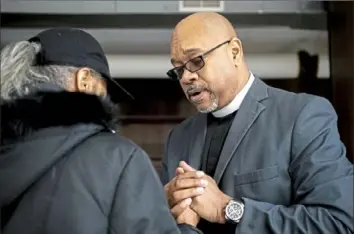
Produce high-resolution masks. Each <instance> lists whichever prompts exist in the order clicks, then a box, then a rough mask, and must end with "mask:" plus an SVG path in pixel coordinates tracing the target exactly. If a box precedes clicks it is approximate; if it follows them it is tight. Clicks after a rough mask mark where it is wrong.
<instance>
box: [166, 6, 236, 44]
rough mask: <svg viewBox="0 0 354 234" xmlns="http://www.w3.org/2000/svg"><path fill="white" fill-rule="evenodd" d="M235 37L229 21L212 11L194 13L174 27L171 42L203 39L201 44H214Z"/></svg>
mask: <svg viewBox="0 0 354 234" xmlns="http://www.w3.org/2000/svg"><path fill="white" fill-rule="evenodd" d="M235 37H237V35H236V31H235V29H234V27H233V26H232V24H231V23H230V21H228V20H227V19H226V18H225V17H224V16H222V15H220V14H218V13H214V12H198V13H194V14H192V15H190V16H188V17H186V18H184V19H183V20H182V21H180V22H179V23H178V24H177V26H176V27H175V29H174V31H173V34H172V43H179V42H180V41H184V40H188V41H201V40H202V41H203V44H213V43H214V44H215V43H220V42H221V41H225V40H230V39H232V38H235Z"/></svg>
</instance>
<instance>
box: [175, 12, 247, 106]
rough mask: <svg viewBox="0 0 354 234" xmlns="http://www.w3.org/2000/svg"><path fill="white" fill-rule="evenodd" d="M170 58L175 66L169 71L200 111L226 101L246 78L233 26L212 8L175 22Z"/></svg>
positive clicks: (231, 97)
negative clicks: (178, 80)
mask: <svg viewBox="0 0 354 234" xmlns="http://www.w3.org/2000/svg"><path fill="white" fill-rule="evenodd" d="M171 62H172V65H173V66H174V67H175V68H174V69H172V70H171V71H170V72H169V74H172V75H171V77H172V78H173V77H178V79H180V84H181V86H182V88H183V90H184V92H185V94H186V96H187V98H188V99H189V100H190V101H191V102H192V103H193V104H194V105H195V106H196V107H197V109H198V110H199V111H202V112H211V111H214V110H216V109H218V108H222V107H224V106H225V105H227V104H228V103H229V102H230V101H231V100H232V99H233V98H234V97H235V94H236V93H237V92H238V90H240V89H241V88H242V87H241V86H242V85H243V83H245V82H244V80H245V79H246V80H247V79H248V70H247V67H246V65H245V62H244V59H243V50H242V44H241V41H240V40H239V39H238V38H237V35H236V31H235V29H234V28H233V26H232V24H231V23H230V22H229V21H228V20H227V19H226V18H225V17H224V16H222V15H220V14H217V13H213V12H200V13H195V14H192V15H190V16H188V17H186V18H184V19H183V20H181V21H180V22H179V23H178V24H177V26H176V27H175V29H174V31H173V33H172V38H171ZM175 79H176V78H175ZM193 93H198V96H195V95H194V94H193Z"/></svg>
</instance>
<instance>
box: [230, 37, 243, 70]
mask: <svg viewBox="0 0 354 234" xmlns="http://www.w3.org/2000/svg"><path fill="white" fill-rule="evenodd" d="M230 47H231V53H232V60H233V62H234V65H235V66H236V67H237V66H239V65H240V64H241V63H242V61H243V49H242V43H241V40H240V39H238V38H233V39H232V40H231V42H230Z"/></svg>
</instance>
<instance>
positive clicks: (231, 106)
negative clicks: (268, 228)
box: [212, 72, 254, 118]
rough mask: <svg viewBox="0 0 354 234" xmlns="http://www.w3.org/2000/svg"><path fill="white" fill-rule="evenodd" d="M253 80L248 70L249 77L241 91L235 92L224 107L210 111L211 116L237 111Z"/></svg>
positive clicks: (225, 114) (220, 116)
mask: <svg viewBox="0 0 354 234" xmlns="http://www.w3.org/2000/svg"><path fill="white" fill-rule="evenodd" d="M253 81H254V76H253V74H252V72H250V77H249V78H248V81H247V83H246V85H245V86H244V87H243V88H242V89H241V91H240V92H239V93H238V94H236V96H235V98H234V99H233V100H232V101H231V102H230V103H229V104H227V105H226V106H225V107H223V108H221V109H220V110H217V111H215V112H212V114H213V116H214V117H216V118H222V117H225V116H227V115H229V114H231V113H233V112H235V111H237V110H238V109H239V108H240V106H241V103H242V101H243V99H244V98H245V96H246V94H247V92H248V90H249V89H250V88H251V85H252V83H253Z"/></svg>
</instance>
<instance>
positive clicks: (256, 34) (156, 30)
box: [1, 0, 354, 170]
mask: <svg viewBox="0 0 354 234" xmlns="http://www.w3.org/2000/svg"><path fill="white" fill-rule="evenodd" d="M353 9H354V4H353V1H347V2H345V1H332V2H324V1H268V0H264V1H238V0H232V1H231V0H229V1H217V0H204V1H203V0H201V1H191V0H184V1H178V0H171V1H163V0H159V1H128V0H113V1H110V0H107V1H106V0H101V1H71V0H1V46H4V45H6V44H8V43H10V42H14V41H19V40H26V39H28V38H30V37H32V36H33V35H35V34H37V33H38V32H40V31H42V30H44V29H47V28H52V27H59V26H65V27H77V28H81V29H83V30H85V31H87V32H89V33H91V34H92V35H93V36H94V37H96V38H97V39H98V41H99V42H100V43H101V44H102V45H103V48H104V50H105V52H106V53H107V55H108V60H109V63H110V68H111V73H112V76H114V77H115V78H116V79H117V81H118V82H119V83H121V84H122V85H123V86H124V87H125V88H126V89H127V90H128V91H129V92H131V93H132V94H133V95H134V97H135V100H134V101H132V102H130V103H125V104H123V105H122V118H121V119H122V129H121V132H122V134H123V135H125V136H127V137H129V138H130V139H132V140H133V141H135V142H136V143H137V144H138V145H140V146H141V147H142V148H143V149H144V150H145V151H146V152H147V153H148V154H149V155H150V157H151V159H152V162H153V164H154V166H155V167H156V169H157V170H160V168H161V157H162V154H163V148H164V143H165V140H166V137H167V135H168V133H169V131H170V130H171V128H172V127H173V126H175V125H176V124H178V123H180V122H181V121H183V120H184V119H185V118H187V117H188V116H190V115H192V114H194V113H195V110H194V108H193V107H192V106H191V105H190V104H189V103H188V102H187V100H186V99H185V98H184V96H183V93H182V90H181V88H180V86H179V84H178V83H176V82H173V81H171V80H169V79H168V78H167V76H166V71H167V70H168V69H170V68H171V64H170V62H169V60H170V59H169V39H170V35H171V32H172V30H173V28H174V26H175V25H176V24H177V23H178V22H179V21H180V20H181V19H182V18H183V17H185V16H186V15H188V14H191V13H193V12H197V11H215V12H220V13H221V14H223V15H225V16H226V17H227V18H228V19H229V20H230V21H231V22H232V23H233V24H234V26H235V28H236V30H237V32H238V36H239V37H240V38H241V40H242V42H243V46H244V50H245V54H246V60H247V61H248V64H249V67H250V69H251V71H252V72H253V73H254V74H255V75H257V76H259V77H260V78H262V79H263V80H264V81H265V82H266V83H268V84H269V85H271V86H274V87H278V88H282V89H285V90H289V91H293V92H306V93H311V94H316V95H320V96H323V97H325V98H327V99H328V100H330V101H331V102H332V103H333V105H334V107H335V109H336V111H337V113H338V115H339V130H340V134H341V138H342V141H343V142H344V144H345V145H346V147H347V150H348V157H349V158H350V159H351V160H353V158H354V156H353V148H354V117H353V116H354V101H353V99H354V97H353V96H354V95H353V90H354V58H353V57H354V55H353V54H354V48H353V41H354V35H353V34H354V32H353V27H354V25H353V22H354V16H353ZM181 147H183V146H181Z"/></svg>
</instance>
